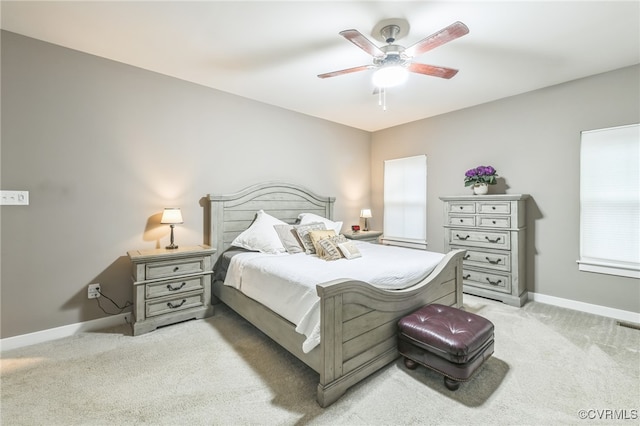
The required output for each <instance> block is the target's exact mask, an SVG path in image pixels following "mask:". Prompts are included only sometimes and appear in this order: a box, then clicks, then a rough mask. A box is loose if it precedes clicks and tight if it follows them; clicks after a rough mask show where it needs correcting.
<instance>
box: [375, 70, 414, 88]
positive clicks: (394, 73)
mask: <svg viewBox="0 0 640 426" xmlns="http://www.w3.org/2000/svg"><path fill="white" fill-rule="evenodd" d="M408 77H409V72H408V71H407V69H406V68H405V67H403V66H402V65H390V66H386V67H382V68H379V69H378V70H376V72H374V73H373V77H372V78H371V80H372V82H373V85H374V86H376V87H380V88H386V87H394V86H399V85H400V84H402V83H404V82H405V81H407V78H408Z"/></svg>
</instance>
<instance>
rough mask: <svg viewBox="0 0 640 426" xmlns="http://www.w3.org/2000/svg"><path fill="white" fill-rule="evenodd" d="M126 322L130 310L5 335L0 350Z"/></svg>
mask: <svg viewBox="0 0 640 426" xmlns="http://www.w3.org/2000/svg"><path fill="white" fill-rule="evenodd" d="M127 322H131V312H125V313H122V314H118V315H113V316H110V317H105V318H98V319H95V320H91V321H85V322H79V323H76V324H69V325H64V326H61V327H56V328H50V329H48V330H42V331H36V332H34V333H29V334H22V335H19V336H13V337H7V338H4V339H0V351H8V350H11V349H17V348H21V347H24V346H29V345H34V344H36V343H42V342H48V341H50V340H56V339H61V338H63V337H69V336H73V335H74V334H76V333H81V332H87V331H98V330H103V329H105V328H109V327H115V326H117V325H121V324H125V323H127Z"/></svg>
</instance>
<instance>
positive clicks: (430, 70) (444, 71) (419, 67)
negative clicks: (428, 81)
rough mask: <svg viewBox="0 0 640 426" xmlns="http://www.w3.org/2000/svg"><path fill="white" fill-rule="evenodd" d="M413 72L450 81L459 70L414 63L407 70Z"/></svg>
mask: <svg viewBox="0 0 640 426" xmlns="http://www.w3.org/2000/svg"><path fill="white" fill-rule="evenodd" d="M407 69H408V70H409V71H411V72H415V73H418V74H424V75H430V76H433V77H440V78H446V79H449V78H451V77H453V76H454V75H456V74H458V70H455V69H453V68H447V67H438V66H435V65H427V64H416V63H413V64H411V65H409V67H408V68H407Z"/></svg>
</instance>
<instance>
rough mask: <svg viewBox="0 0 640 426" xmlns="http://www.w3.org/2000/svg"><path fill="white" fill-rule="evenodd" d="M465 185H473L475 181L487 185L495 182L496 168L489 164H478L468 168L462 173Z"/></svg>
mask: <svg viewBox="0 0 640 426" xmlns="http://www.w3.org/2000/svg"><path fill="white" fill-rule="evenodd" d="M464 176H465V178H464V182H465V186H470V185H475V184H477V183H487V184H489V185H495V184H496V176H498V174H497V173H496V169H494V168H493V167H491V166H478V167H476V168H474V169H469V170H467V171H466V172H465V174H464Z"/></svg>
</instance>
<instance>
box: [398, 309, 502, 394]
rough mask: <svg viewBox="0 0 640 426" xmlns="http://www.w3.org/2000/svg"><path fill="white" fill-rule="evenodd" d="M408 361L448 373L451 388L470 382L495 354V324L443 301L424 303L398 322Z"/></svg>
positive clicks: (410, 365) (402, 349) (409, 365)
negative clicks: (441, 302) (444, 303)
mask: <svg viewBox="0 0 640 426" xmlns="http://www.w3.org/2000/svg"><path fill="white" fill-rule="evenodd" d="M398 328H399V336H398V337H399V338H398V351H399V352H400V354H402V355H403V356H404V357H405V359H404V364H405V365H406V366H407V368H409V369H414V368H416V367H417V366H418V364H420V365H423V366H425V367H427V368H430V369H432V370H434V371H437V372H438V373H440V374H442V375H444V384H445V386H447V388H448V389H450V390H456V389H458V387H460V382H466V381H468V380H470V379H471V376H472V375H473V374H474V373H475V372H476V371H477V370H478V369H479V368H480V367H481V366H482V364H483V363H484V362H485V361H486V360H487V359H488V358H489V357H490V356H491V354H493V324H492V323H491V321H489V320H487V319H486V318H483V317H481V316H479V315H476V314H472V313H470V312H466V311H463V310H461V309H457V308H452V307H450V306H444V305H439V304H431V305H427V306H423V307H422V308H420V309H418V310H417V311H415V312H414V313H412V314H409V315H407V316H406V317H404V318H402V319H401V320H400V321H399V322H398Z"/></svg>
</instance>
